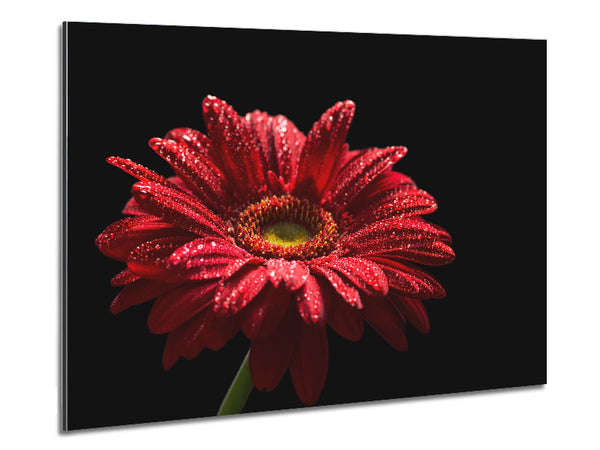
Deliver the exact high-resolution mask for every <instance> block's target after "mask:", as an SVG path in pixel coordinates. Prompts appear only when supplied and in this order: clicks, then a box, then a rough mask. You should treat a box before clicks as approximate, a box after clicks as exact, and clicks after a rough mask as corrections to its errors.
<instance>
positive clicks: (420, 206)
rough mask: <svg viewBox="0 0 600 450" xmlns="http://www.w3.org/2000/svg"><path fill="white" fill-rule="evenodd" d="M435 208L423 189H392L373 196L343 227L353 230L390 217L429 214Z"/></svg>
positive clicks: (433, 202)
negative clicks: (405, 190) (403, 190)
mask: <svg viewBox="0 0 600 450" xmlns="http://www.w3.org/2000/svg"><path fill="white" fill-rule="evenodd" d="M436 209H437V203H436V201H435V200H434V199H433V197H431V195H429V194H428V193H427V192H425V191H421V190H418V189H414V190H411V191H408V192H402V191H400V190H398V189H392V190H390V191H383V192H382V193H380V194H378V195H376V196H373V197H372V199H371V201H370V203H369V204H368V205H366V206H365V207H364V208H363V209H362V210H360V211H359V212H358V213H357V214H356V215H354V216H351V217H350V219H349V220H348V221H347V223H346V224H345V228H346V230H348V231H350V232H353V231H356V230H358V229H360V228H362V227H364V226H367V225H369V224H371V223H374V222H379V221H382V220H385V219H390V218H392V217H397V218H405V217H411V216H415V215H421V214H429V213H432V212H434V211H435V210H436Z"/></svg>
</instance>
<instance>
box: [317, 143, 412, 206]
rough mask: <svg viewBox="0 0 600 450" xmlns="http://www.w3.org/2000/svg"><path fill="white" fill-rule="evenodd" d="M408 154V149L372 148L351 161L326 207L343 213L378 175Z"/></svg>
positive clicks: (333, 188)
mask: <svg viewBox="0 0 600 450" xmlns="http://www.w3.org/2000/svg"><path fill="white" fill-rule="evenodd" d="M405 154H406V147H386V148H372V149H368V150H364V151H363V153H362V154H361V155H360V156H358V157H355V158H354V159H353V160H351V161H350V162H349V163H348V164H347V165H346V166H345V167H344V168H343V169H342V171H341V172H340V173H339V175H338V176H337V177H336V178H335V181H334V182H333V184H332V188H331V190H330V192H329V193H328V194H327V197H326V198H325V202H324V207H325V208H326V209H329V210H336V211H343V210H345V209H346V207H347V206H348V205H350V204H351V203H352V201H353V200H354V199H355V198H356V197H357V196H358V194H359V193H360V192H361V191H362V190H363V189H364V188H365V187H366V186H368V184H369V183H370V182H371V181H373V180H374V179H375V178H376V177H377V176H378V175H380V174H381V173H382V172H385V171H386V170H389V168H390V167H392V166H393V165H394V163H396V162H397V161H398V160H399V159H400V158H402V157H403V156H404V155H405Z"/></svg>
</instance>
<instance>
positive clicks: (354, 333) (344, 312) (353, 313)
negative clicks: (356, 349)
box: [327, 295, 364, 341]
mask: <svg viewBox="0 0 600 450" xmlns="http://www.w3.org/2000/svg"><path fill="white" fill-rule="evenodd" d="M327 325H329V326H330V327H331V328H332V329H333V331H335V332H336V333H337V334H339V335H340V336H342V337H343V338H345V339H348V340H349V341H358V340H360V338H361V337H362V335H363V329H364V326H363V318H362V312H361V311H358V310H357V308H353V307H351V306H350V305H348V303H346V302H345V301H344V300H343V299H341V298H340V297H339V296H338V295H334V296H333V298H332V300H331V309H330V311H329V314H328V315H327Z"/></svg>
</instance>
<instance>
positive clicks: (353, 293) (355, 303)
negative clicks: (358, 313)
mask: <svg viewBox="0 0 600 450" xmlns="http://www.w3.org/2000/svg"><path fill="white" fill-rule="evenodd" d="M310 269H311V271H312V272H314V273H318V274H319V275H322V276H323V277H325V278H327V280H328V281H329V283H331V285H332V286H333V288H334V289H335V290H336V292H337V293H338V294H339V295H340V296H341V297H342V298H343V299H344V301H345V302H346V303H348V305H350V306H352V307H355V308H357V309H361V308H362V303H361V301H360V295H359V293H358V291H357V290H356V289H354V288H353V287H352V286H350V285H349V284H348V282H346V281H344V280H343V279H342V277H341V276H339V275H338V274H337V273H335V272H334V271H333V270H332V269H329V268H327V267H323V266H319V265H317V264H315V263H312V264H311V267H310Z"/></svg>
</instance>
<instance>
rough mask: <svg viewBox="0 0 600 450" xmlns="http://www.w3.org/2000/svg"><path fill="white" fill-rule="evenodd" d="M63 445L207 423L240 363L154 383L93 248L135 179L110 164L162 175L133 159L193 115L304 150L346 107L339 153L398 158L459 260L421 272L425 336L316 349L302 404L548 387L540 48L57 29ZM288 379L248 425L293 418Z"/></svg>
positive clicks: (237, 343) (157, 371) (224, 353)
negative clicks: (349, 108)
mask: <svg viewBox="0 0 600 450" xmlns="http://www.w3.org/2000/svg"><path fill="white" fill-rule="evenodd" d="M66 28H67V33H66V37H67V40H66V48H67V51H66V58H67V74H68V78H67V81H66V90H65V92H66V94H67V101H66V106H67V120H66V125H67V132H66V136H67V143H68V145H67V159H66V161H67V168H66V178H67V183H66V185H67V199H68V200H67V226H68V229H67V231H66V236H67V240H66V244H67V251H66V255H67V263H68V269H67V285H66V286H67V299H66V301H67V308H66V316H67V320H66V331H67V341H66V344H65V345H66V371H65V375H66V381H65V382H66V389H65V391H64V392H65V394H66V406H67V408H66V409H65V416H66V419H65V420H66V428H68V429H81V428H89V427H97V426H110V425H119V424H132V423H142V422H151V421H159V420H170V419H182V418H191V417H203V416H212V415H214V414H215V413H216V411H217V409H218V407H219V404H220V401H221V400H222V398H223V396H224V395H225V392H226V391H227V388H228V386H229V384H230V383H231V380H232V378H233V376H234V374H235V372H236V371H237V369H238V367H239V364H240V362H241V360H242V359H243V357H244V354H245V353H246V351H247V348H248V342H247V340H246V339H245V337H243V336H242V335H241V334H240V335H238V336H237V337H236V338H235V339H234V340H233V341H231V342H230V343H229V344H228V345H227V346H226V347H225V348H224V349H222V350H221V351H219V352H211V351H204V352H202V353H201V354H200V355H199V357H198V358H196V359H195V360H193V361H179V362H178V363H177V364H176V365H175V366H174V367H173V368H172V369H171V370H170V371H167V372H165V371H163V369H162V367H161V355H162V348H163V345H164V342H165V336H156V335H152V334H150V332H149V331H148V329H147V327H146V317H147V313H148V311H149V306H150V305H149V304H146V305H142V306H139V307H134V308H131V309H130V310H128V311H126V312H123V313H121V314H120V315H118V316H113V315H112V314H111V313H110V312H109V310H108V307H109V305H110V302H111V300H112V299H113V298H114V296H115V295H116V294H117V293H118V288H112V287H110V285H109V280H110V278H111V276H112V275H114V274H116V273H117V272H119V271H120V270H121V268H122V266H121V264H120V263H118V262H115V261H112V260H109V259H108V258H105V257H104V256H102V255H101V254H100V253H99V252H98V250H97V249H96V247H95V245H94V239H95V238H96V236H97V235H98V234H99V233H100V232H101V231H102V230H103V229H104V228H105V227H106V226H107V225H109V224H110V223H112V222H114V221H116V220H118V219H119V218H121V217H122V215H121V213H120V211H121V208H122V206H123V205H124V203H125V202H126V201H127V199H128V198H129V196H130V195H129V189H130V187H131V185H132V184H133V182H134V179H133V178H132V177H130V176H128V175H127V174H125V173H123V172H121V171H119V170H118V169H116V168H114V167H112V166H110V165H108V164H107V163H106V162H105V159H106V157H107V156H111V155H118V156H123V157H129V158H132V159H133V160H135V161H136V162H139V163H142V164H144V165H147V166H149V167H151V168H153V169H154V170H156V171H158V172H159V173H162V174H165V175H170V174H171V172H170V169H169V168H168V166H167V164H166V163H164V162H163V161H162V160H161V159H160V158H159V157H158V156H157V155H156V154H154V152H153V151H152V150H151V149H150V148H149V147H148V146H147V141H148V140H149V139H150V138H151V137H154V136H163V135H164V134H165V133H166V132H167V131H168V130H169V129H172V128H175V127H181V126H189V127H192V128H197V129H200V130H202V131H204V130H205V128H204V124H203V121H202V114H201V105H200V101H201V99H202V98H203V97H204V96H205V95H207V94H213V95H216V96H217V97H220V98H222V99H224V100H226V101H228V102H229V103H230V104H231V105H232V106H233V107H234V108H235V109H236V110H237V111H238V112H239V113H242V114H243V113H246V112H248V111H252V110H254V109H261V110H265V111H267V112H269V113H271V114H284V115H286V116H287V117H288V118H289V119H291V120H292V121H293V122H294V123H295V124H296V125H297V126H298V128H299V129H300V130H302V131H304V132H305V133H306V132H308V130H309V129H310V127H311V125H312V123H313V122H314V121H316V120H317V119H318V118H319V116H320V115H321V113H322V112H323V111H325V110H326V109H327V108H328V107H330V106H331V105H333V104H334V103H335V102H336V101H338V100H343V99H352V100H353V101H354V102H355V103H356V105H357V111H356V115H355V119H354V122H353V125H352V128H351V130H350V133H349V135H348V142H349V143H350V146H351V148H353V149H359V148H366V147H372V146H386V145H405V146H407V147H408V149H409V151H408V154H407V156H406V157H405V158H403V159H402V160H400V162H399V163H397V165H396V170H399V171H401V172H404V173H406V174H407V175H409V176H410V177H412V178H413V179H414V180H415V181H416V183H417V184H418V185H419V187H421V188H423V189H425V190H427V191H428V192H430V193H431V194H432V195H433V196H434V197H435V198H436V199H437V200H438V203H439V210H438V211H437V212H435V213H434V214H432V215H430V216H428V219H430V220H431V221H432V222H434V223H437V224H439V225H442V226H443V227H445V228H446V229H448V230H449V231H450V232H451V234H452V236H453V238H454V244H453V248H454V249H455V252H456V254H457V258H456V261H455V262H454V263H452V264H451V265H449V266H443V267H438V268H433V269H432V270H431V272H432V273H433V274H434V275H435V276H436V278H437V279H438V280H439V281H440V282H441V283H442V285H443V286H444V287H445V288H446V291H447V293H448V295H447V297H446V298H445V299H443V300H430V301H428V303H427V304H426V305H427V310H428V312H429V314H430V319H431V332H430V333H429V334H428V335H420V334H419V333H417V332H416V331H414V329H409V331H408V339H409V351H408V352H404V353H400V352H397V351H395V350H394V349H392V348H391V347H389V346H388V345H387V344H386V343H385V342H384V341H383V340H382V339H381V338H380V337H379V336H378V335H377V334H375V333H374V332H373V331H372V330H371V329H369V328H368V327H365V335H364V337H363V339H362V340H361V341H360V342H358V343H351V342H347V341H345V340H344V339H342V338H340V337H339V336H337V335H336V334H334V333H332V332H330V333H329V339H330V364H329V371H328V376H327V381H326V384H325V388H324V390H323V393H322V394H321V397H320V400H319V402H318V403H317V405H331V404H339V403H349V402H360V401H367V400H380V399H391V398H400V397H409V396H419V395H426V394H439V393H452V392H462V391H470V390H479V389H489V388H498V387H509V386H523V385H532V384H543V383H545V382H546V42H545V41H531V40H508V39H473V38H448V37H415V36H390V35H368V34H349V33H315V32H292V31H264V30H233V29H212V28H191V27H189V28H188V27H155V26H136V25H106V24H81V23H69V24H68V25H66ZM301 406H302V405H301V403H300V402H299V400H298V399H297V397H296V394H295V392H294V390H293V387H292V384H291V381H290V378H289V375H288V374H286V375H285V377H284V379H283V381H282V382H281V383H280V385H279V386H278V387H277V388H276V389H275V390H274V391H273V392H271V393H262V392H257V391H254V392H253V393H252V394H251V395H250V398H249V400H248V403H247V405H246V409H245V411H248V412H256V411H269V410H275V409H287V408H296V407H301Z"/></svg>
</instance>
